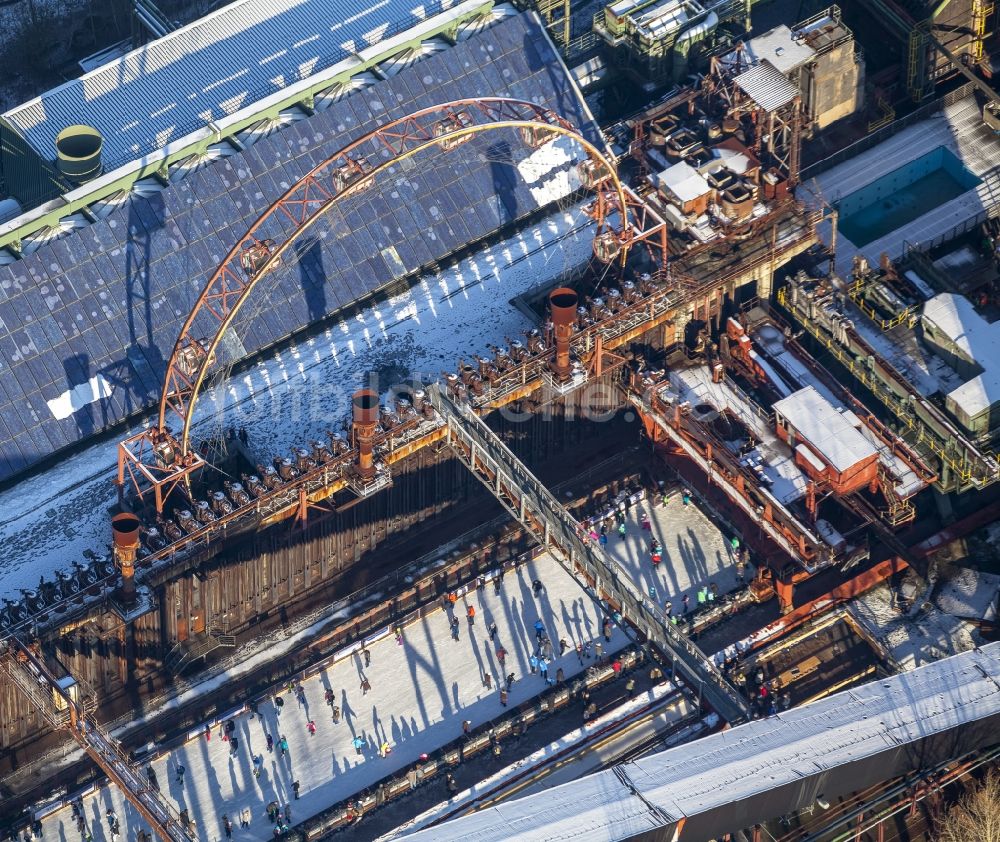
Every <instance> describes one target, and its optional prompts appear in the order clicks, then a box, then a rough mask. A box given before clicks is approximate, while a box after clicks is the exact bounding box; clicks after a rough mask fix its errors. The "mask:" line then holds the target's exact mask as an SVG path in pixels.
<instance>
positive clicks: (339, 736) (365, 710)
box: [43, 556, 628, 842]
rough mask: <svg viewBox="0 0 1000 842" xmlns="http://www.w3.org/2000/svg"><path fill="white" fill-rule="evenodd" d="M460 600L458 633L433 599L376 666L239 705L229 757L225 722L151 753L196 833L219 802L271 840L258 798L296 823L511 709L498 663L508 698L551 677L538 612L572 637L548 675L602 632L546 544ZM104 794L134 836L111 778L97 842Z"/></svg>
mask: <svg viewBox="0 0 1000 842" xmlns="http://www.w3.org/2000/svg"><path fill="white" fill-rule="evenodd" d="M535 578H539V579H541V580H542V582H543V583H544V584H545V590H544V591H543V592H542V594H541V596H540V598H537V599H536V598H535V597H534V595H533V594H532V588H531V583H532V581H533V579H535ZM467 605H472V606H474V607H475V609H476V617H475V625H474V626H473V627H472V628H471V629H470V627H469V625H468V623H467V621H466V617H465V614H466V606H467ZM457 608H458V611H457V616H458V617H459V619H460V622H461V627H460V628H461V631H460V637H461V639H460V640H459V641H458V642H456V641H454V640H452V639H451V633H450V630H449V627H448V616H447V615H446V614H445V612H443V611H441V610H436V611H433V612H431V613H429V614H428V615H427V616H425V617H423V618H422V619H420V620H419V621H417V622H415V623H413V624H411V625H409V626H407V627H406V628H405V630H404V644H403V645H402V646H399V645H398V644H397V643H396V641H395V639H394V637H393V636H392V635H389V634H387V635H385V636H384V637H382V638H380V639H379V640H377V641H374V642H372V643H370V644H369V645H368V648H369V651H370V652H371V666H370V667H369V668H367V669H366V668H365V667H364V663H363V661H362V659H361V658H360V656H358V655H354V656H351V657H346V658H343V659H341V660H338V661H336V662H335V663H333V664H332V665H331V666H330V667H328V668H327V669H325V670H323V671H322V672H320V673H318V674H317V675H315V676H313V677H312V678H310V679H308V680H306V681H305V682H304V684H303V686H304V688H305V694H306V702H307V704H306V706H305V707H302V706H300V705H299V704H297V703H296V701H295V699H294V697H293V696H291V695H288V694H285V695H284V699H285V705H284V711H283V713H282V714H281V716H280V719H279V717H278V716H277V714H276V708H275V706H274V705H273V704H272V703H271V701H267V702H265V703H263V704H261V706H260V712H261V714H262V715H263V724H262V723H261V721H260V720H258V719H256V718H254V717H252V716H250V715H249V714H246V715H242V716H239V717H237V719H236V732H235V734H236V737H237V738H238V740H239V749H238V752H237V755H236V757H235V758H233V757H231V756H230V753H229V744H228V743H226V742H224V741H223V740H222V739H220V737H219V730H218V728H216V729H215V731H214V732H213V734H212V738H211V740H210V741H206V740H205V739H204V737H201V736H198V737H195V738H193V739H191V740H189V741H188V742H186V743H185V744H183V745H182V746H180V747H178V748H177V749H175V750H173V751H171V752H169V753H168V754H166V755H164V756H161V757H158V758H157V759H155V760H154V761H153V763H152V765H153V768H154V770H155V772H156V776H157V779H158V781H159V784H160V787H161V791H162V792H163V794H164V795H165V796H166V797H167V798H168V799H169V800H170V801H171V802H172V803H173V804H174V805H175V807H176V808H177V809H183V808H186V809H187V810H188V811H189V813H190V816H191V818H192V820H193V821H194V822H195V823H196V825H197V834H198V839H199V840H201V842H208V840H219V839H221V838H223V831H222V825H221V816H222V814H223V813H227V814H228V815H229V817H230V818H231V819H232V820H233V824H234V838H235V839H236V840H254V839H257V840H267V839H271V837H272V827H273V826H272V825H271V823H270V822H269V821H268V820H267V818H266V817H265V815H264V809H265V806H266V804H267V803H268V802H269V801H271V800H272V799H274V800H277V801H278V802H279V803H280V804H281V805H282V806H284V805H285V804H286V803H290V804H291V806H292V820H293V822H299V821H302V820H303V819H305V818H307V817H309V816H312V815H314V814H316V813H318V812H320V811H321V810H323V809H325V808H327V807H329V806H330V805H331V804H333V803H335V802H338V801H341V800H343V799H345V798H347V797H349V796H350V795H352V794H354V793H356V792H358V791H360V790H361V789H363V788H365V787H368V786H371V785H372V784H373V783H375V782H376V781H378V780H380V779H381V778H383V777H385V776H386V775H389V774H391V773H393V772H395V771H397V770H399V769H402V768H403V767H405V766H408V765H409V764H411V763H413V762H414V761H416V760H417V759H418V758H419V756H420V754H421V753H423V752H431V751H433V750H435V749H436V748H438V747H440V746H442V745H444V744H445V743H448V742H450V741H451V740H453V739H455V738H456V737H458V736H460V735H461V733H462V720H463V719H470V720H471V721H472V723H473V726H474V727H477V726H479V725H481V724H482V723H484V722H487V721H489V720H491V719H494V718H496V717H497V716H499V715H500V714H501V713H502V712H503V708H502V707H501V705H500V700H499V695H498V692H497V687H498V682H499V681H500V678H501V675H502V673H503V672H514V673H515V674H516V676H517V680H516V681H515V682H514V685H513V687H512V689H511V691H510V698H509V700H508V705H509V709H510V710H513V709H514V708H515V707H516V706H517V705H519V704H521V703H523V702H525V701H527V700H528V699H530V698H532V697H533V696H535V695H536V694H537V693H538V692H540V691H541V690H542V689H544V688H545V686H546V685H545V683H544V681H543V680H542V679H541V678H540V677H539V676H537V675H530V673H529V668H528V657H529V655H530V654H531V653H532V652H533V651H534V646H535V631H534V623H535V620H536V619H539V618H540V619H541V620H542V621H543V622H544V623H545V627H546V632H547V634H548V635H549V636H550V638H551V639H552V641H553V643H554V644H555V645H556V647H557V648H556V651H558V641H559V638H560V637H564V638H565V639H566V640H567V642H568V643H569V644H570V648H569V650H568V651H567V653H566V655H565V656H563V657H562V658H556V659H555V660H554V661H553V662H552V665H551V666H550V676H554V675H555V671H556V669H557V668H559V667H562V668H563V670H564V672H565V675H566V676H567V678H568V677H570V676H572V675H574V674H576V673H578V672H580V671H581V669H583V666H581V664H580V661H579V659H578V658H577V656H576V653H575V649H574V647H575V644H576V642H578V641H589V640H596V639H600V635H601V624H602V614H601V611H600V609H599V608H598V606H597V605H596V604H595V603H594V602H593V600H592V599H591V598H590V597H589V596H588V595H587V594H585V593H584V592H583V590H582V589H581V587H580V585H579V584H578V583H577V581H576V580H575V579H574V578H573V577H571V576H570V575H569V574H567V573H566V572H564V571H563V569H562V568H561V567H560V566H559V565H558V564H557V563H556V562H555V561H554V560H553V559H551V558H550V557H548V556H540V557H539V558H538V559H536V560H535V561H532V562H528V563H527V564H525V565H523V566H522V567H520V568H519V569H518V570H517V571H516V572H511V573H508V574H507V575H506V576H505V577H504V579H503V584H502V593H501V595H500V596H497V595H496V594H495V593H494V589H493V586H492V585H488V586H487V588H486V590H485V591H484V592H482V593H479V592H476V591H471V592H469V593H467V594H465V595H464V596H463V597H461V598H460V599H459V602H458V603H457ZM491 620H493V621H495V622H496V623H497V626H498V629H499V632H498V635H497V641H496V642H495V643H493V642H491V641H490V639H489V636H488V634H487V631H486V628H487V625H488V624H489V622H490V621H491ZM627 643H628V639H627V638H626V636H625V634H624V633H623V632H622V631H621V630H619V629H617V628H616V629H614V630H613V633H612V639H611V642H610V643H608V644H603V641H602V644H603V645H605V646H606V647H607V651H614V650H617V649H619V648H622V647H623V646H625V645H626V644H627ZM500 644H502V645H503V646H504V647H505V648H506V650H507V660H506V669H505V670H504V669H501V667H500V666H499V664H498V662H497V657H496V649H497V646H498V645H500ZM586 663H587V661H586V660H585V664H586ZM483 670H486V671H488V672H489V673H490V674H491V675H492V677H493V689H492V690H487V689H486V688H485V687H484V686H483V682H482V680H481V674H482V672H481V671H483ZM362 676H366V677H367V678H368V680H369V681H370V683H371V690H370V691H369V692H368V693H367V694H362V692H361V690H360V682H361V677H362ZM327 687H329V688H331V689H333V690H334V692H335V696H336V699H337V703H338V704H339V705H340V707H341V710H342V711H343V716H342V718H341V721H340V722H339V723H338V724H336V725H335V724H333V722H332V720H331V717H330V710H329V708H328V707H327V706H326V704H325V702H324V693H325V691H326V688H327ZM310 718H311V719H313V720H314V721H315V722H316V727H317V732H316V734H315V735H312V736H310V734H309V733H308V731H307V729H306V723H307V722H308V721H309V719H310ZM266 732H269V733H270V734H271V735H272V736H273V737H274V739H275V741H276V742H277V740H278V739H279V738H280V736H281V735H284V736H285V737H286V739H287V741H288V745H289V752H288V754H287V755H286V756H284V757H282V756H280V754H279V750H278V747H277V746H275V749H274V751H273V752H272V753H269V752H268V751H267V750H266V747H265V733H266ZM356 735H360V736H361V737H362V739H363V740H364V741H365V746H364V749H363V751H362V754H360V755H358V754H357V753H356V752H355V750H354V748H353V746H352V744H351V741H352V739H353V738H354V737H355V736H356ZM383 740H388V741H389V743H390V744H391V746H392V753H391V754H390V755H389V756H388V757H386V758H382V757H380V756H379V754H378V746H379V744H380V743H381V742H382V741H383ZM257 754H260V755H263V757H264V770H263V773H262V774H261V776H260V779H259V780H258V779H255V778H254V776H253V765H252V760H251V757H252V755H257ZM178 762H180V763H181V764H182V765H183V766H184V767H185V769H186V773H185V777H184V783H183V786H182V785H181V784H179V783H178V782H177V780H176V767H177V763H178ZM296 780H297V781H299V784H300V795H301V797H300V799H299V800H297V801H296V800H295V799H294V797H293V794H292V782H293V781H296ZM108 806H113V807H114V809H115V812H116V813H117V814H118V817H119V820H120V821H121V824H122V830H123V834H124V837H125V838H127V839H134V838H135V833H136V832H137V830H138V829H139V828H140V827H142V823H141V820H140V819H139V817H138V814H137V813H136V812H135V810H134V809H133V808H132V806H131V805H129V804H127V803H126V801H125V799H124V797H123V796H122V794H121V792H120V791H119V790H118V789H117V787H113V786H106V787H103V788H102V789H100V790H99V791H98V792H97V793H96V794H94V795H90V796H87V797H86V798H85V799H84V809H85V815H86V820H87V823H88V825H89V827H90V829H91V832H92V833H93V835H94V840H95V842H112V841H111V839H110V836H109V835H108V828H107V822H106V821H105V819H104V814H105V810H106V809H107V808H108ZM243 807H250V809H251V811H252V813H253V821H252V822H251V825H250V827H249V828H248V829H242V828H240V827H239V824H238V822H237V816H238V814H239V812H240V811H241V810H242V809H243ZM43 827H44V831H45V834H46V838H49V839H58V840H60V842H66V840H72V842H75V840H76V839H77V836H78V834H77V831H76V827H75V824H74V822H73V818H72V815H71V814H70V810H69V809H68V808H62V809H59V810H57V811H55V812H53V813H51V814H50V815H49V816H47V817H46V818H45V820H44V822H43Z"/></svg>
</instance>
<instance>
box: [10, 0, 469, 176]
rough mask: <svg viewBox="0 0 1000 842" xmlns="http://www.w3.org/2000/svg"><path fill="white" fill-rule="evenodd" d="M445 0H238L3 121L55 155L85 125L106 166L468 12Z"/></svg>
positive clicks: (38, 149) (15, 110) (43, 152)
mask: <svg viewBox="0 0 1000 842" xmlns="http://www.w3.org/2000/svg"><path fill="white" fill-rule="evenodd" d="M461 5H462V4H461V3H449V2H447V0H427V2H424V1H423V0H382V2H379V3H372V2H369V0H342V2H339V3H337V4H334V5H333V6H331V5H329V4H328V3H327V2H326V0H236V2H234V3H230V4H229V5H226V6H223V7H222V8H221V9H218V10H217V11H215V12H212V13H211V14H208V15H206V16H205V17H203V18H199V19H198V20H196V21H194V22H193V23H190V24H188V25H187V26H184V27H182V28H180V29H178V30H176V31H174V32H171V33H169V34H168V35H166V36H164V37H163V38H158V39H156V40H155V41H151V42H150V43H148V44H146V45H145V46H143V47H140V48H139V49H137V50H133V51H132V52H130V53H128V54H127V55H124V56H122V57H121V58H119V59H116V60H115V61H111V62H109V63H107V64H105V65H103V66H102V67H99V68H97V69H96V70H93V71H91V72H89V73H86V74H84V75H83V76H81V77H80V78H79V79H73V80H71V81H69V82H66V83H65V84H63V85H60V86H59V87H57V88H54V89H53V90H51V91H47V92H46V93H44V94H42V95H41V96H39V97H36V98H35V99H33V100H30V101H29V102H26V103H24V104H23V105H19V106H17V107H16V108H13V109H11V110H10V111H8V112H7V113H6V114H4V115H3V119H4V121H5V122H7V123H9V124H10V125H12V126H14V127H15V128H16V129H17V131H18V132H20V133H21V134H22V135H23V136H24V138H25V140H27V142H28V143H29V144H30V145H31V147H32V148H33V149H34V150H35V151H36V152H37V153H38V154H39V155H40V156H41V157H42V158H45V159H47V160H51V159H54V158H55V138H56V135H57V134H59V132H60V131H62V130H63V129H65V128H66V127H67V126H71V125H74V124H76V123H86V124H88V125H91V126H94V127H95V128H96V129H98V130H99V131H100V132H101V133H102V135H103V139H104V146H103V157H104V160H105V167H106V168H108V167H109V166H113V165H115V164H118V163H124V162H125V161H130V160H135V159H136V158H139V157H141V156H142V155H144V154H147V153H149V152H151V151H155V150H157V149H162V148H163V147H164V146H165V145H166V144H167V143H168V142H170V141H171V140H174V139H177V138H179V137H183V136H184V135H186V134H189V133H191V132H193V131H195V130H197V129H200V128H202V127H204V126H205V125H206V124H207V123H208V122H209V121H212V120H217V119H219V118H220V117H223V116H225V115H228V114H232V113H233V112H235V111H238V110H239V109H241V108H244V107H246V106H248V105H250V104H251V103H253V102H255V101H257V100H260V99H262V98H263V97H264V96H267V95H268V94H272V93H274V92H275V91H279V90H281V89H283V88H286V87H288V86H289V85H291V84H292V83H294V82H297V81H299V80H301V79H305V78H306V77H309V76H311V75H313V74H314V73H317V72H318V71H320V70H323V69H325V68H327V67H330V66H331V65H333V64H335V63H337V62H340V61H343V60H348V59H352V57H353V56H355V55H356V54H357V53H359V52H361V51H362V50H365V49H366V48H368V47H371V46H373V45H375V44H378V43H379V42H381V41H383V40H385V39H387V38H390V37H391V36H394V35H396V34H398V33H400V32H402V31H404V30H406V29H408V28H411V27H414V26H416V25H418V24H420V23H422V22H424V21H427V20H429V19H430V18H432V17H434V16H435V15H444V16H447V17H454V16H456V15H459V16H460V15H461V14H462V13H465V14H469V13H470V11H471V9H470V8H468V7H466V8H463V9H458V8H457V7H458V6H461Z"/></svg>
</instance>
